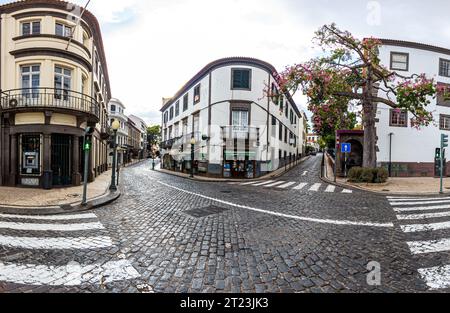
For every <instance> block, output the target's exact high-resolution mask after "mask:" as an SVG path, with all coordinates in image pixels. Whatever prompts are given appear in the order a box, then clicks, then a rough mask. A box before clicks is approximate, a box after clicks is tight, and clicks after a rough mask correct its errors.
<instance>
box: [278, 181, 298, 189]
mask: <svg viewBox="0 0 450 313" xmlns="http://www.w3.org/2000/svg"><path fill="white" fill-rule="evenodd" d="M295 184H296V182H290V183H287V184H284V185H281V186H278V187H277V188H280V189H286V188H288V187H291V186H292V185H295Z"/></svg>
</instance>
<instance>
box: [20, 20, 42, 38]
mask: <svg viewBox="0 0 450 313" xmlns="http://www.w3.org/2000/svg"><path fill="white" fill-rule="evenodd" d="M40 33H41V22H40V21H36V22H26V23H22V36H29V35H38V34H40Z"/></svg>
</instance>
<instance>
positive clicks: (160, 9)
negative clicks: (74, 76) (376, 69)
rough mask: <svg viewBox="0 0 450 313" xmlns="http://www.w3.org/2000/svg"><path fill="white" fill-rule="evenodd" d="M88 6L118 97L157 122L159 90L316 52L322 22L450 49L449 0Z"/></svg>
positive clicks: (138, 1)
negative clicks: (202, 75) (238, 64)
mask: <svg viewBox="0 0 450 313" xmlns="http://www.w3.org/2000/svg"><path fill="white" fill-rule="evenodd" d="M5 2H9V1H4V0H0V3H5ZM73 2H75V3H78V4H82V5H84V4H85V3H86V2H87V0H74V1H73ZM89 9H90V10H91V11H92V12H93V13H94V14H95V15H96V16H97V18H98V19H99V21H100V24H101V27H102V31H103V37H104V42H105V49H106V55H107V59H108V68H109V73H110V80H111V85H112V93H113V96H114V97H116V98H119V99H120V100H121V101H122V102H124V104H125V105H126V107H127V111H126V113H127V114H136V115H138V116H141V117H142V118H144V119H145V120H146V121H147V122H148V123H152V124H154V123H158V124H159V123H160V120H161V118H160V113H159V108H160V107H161V105H162V103H161V102H162V100H161V99H162V97H171V96H173V95H174V94H175V93H176V92H177V91H178V90H179V89H180V88H181V86H182V85H184V83H186V82H187V81H188V80H189V79H190V78H191V77H192V76H193V75H195V74H196V73H197V72H198V71H199V70H200V69H201V68H202V67H204V66H205V65H206V64H207V63H209V62H211V61H213V60H215V59H218V58H222V57H229V56H248V57H254V58H259V59H262V60H264V61H267V62H269V63H271V64H273V65H274V66H275V67H276V68H277V69H278V70H282V69H283V68H284V67H285V66H286V65H289V64H293V63H300V62H304V61H306V60H308V59H309V58H311V57H312V56H314V55H315V53H317V51H315V50H314V49H313V48H312V44H311V38H312V36H313V35H314V31H315V30H317V29H318V28H319V27H320V26H321V25H323V24H329V23H331V22H335V23H337V25H338V26H339V27H340V28H343V29H347V30H349V31H351V32H353V33H354V35H356V36H358V37H364V36H376V37H380V38H392V39H402V40H409V41H417V42H423V43H428V44H432V45H438V46H443V47H447V48H450V21H449V19H448V14H447V13H448V12H450V1H448V0H428V1H423V0H383V1H367V0H342V1H337V0H314V1H312V0H91V4H90V5H89ZM295 99H296V101H297V105H298V106H299V107H302V108H305V105H306V104H305V100H304V99H303V98H302V97H299V96H296V97H295Z"/></svg>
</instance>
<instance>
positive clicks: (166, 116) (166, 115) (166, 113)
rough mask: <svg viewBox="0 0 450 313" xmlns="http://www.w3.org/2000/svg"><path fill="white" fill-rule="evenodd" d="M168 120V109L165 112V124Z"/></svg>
mask: <svg viewBox="0 0 450 313" xmlns="http://www.w3.org/2000/svg"><path fill="white" fill-rule="evenodd" d="M168 120H169V113H168V111H166V112H165V113H164V124H166V123H167V121H168Z"/></svg>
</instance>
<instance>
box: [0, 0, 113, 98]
mask: <svg viewBox="0 0 450 313" xmlns="http://www.w3.org/2000/svg"><path fill="white" fill-rule="evenodd" d="M70 5H75V4H72V3H71V2H67V1H60V0H22V1H16V2H11V3H6V4H3V5H0V14H3V13H12V12H14V11H19V10H26V9H37V8H51V9H58V10H64V11H67V12H71V11H70ZM83 21H85V22H86V23H87V24H88V25H89V26H90V27H91V28H92V29H91V31H92V33H93V38H94V41H95V45H96V46H97V50H98V52H99V57H100V59H101V62H102V65H103V66H102V67H103V71H104V75H105V79H106V82H107V84H106V85H107V87H106V88H107V90H108V94H109V96H110V97H112V93H111V85H110V81H109V72H108V63H107V62H106V55H105V48H104V45H103V38H102V33H101V29H100V24H99V23H98V20H97V18H96V17H95V16H94V14H92V13H91V12H90V11H89V10H86V11H85V12H84V15H83ZM92 57H94V56H92Z"/></svg>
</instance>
